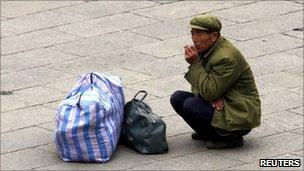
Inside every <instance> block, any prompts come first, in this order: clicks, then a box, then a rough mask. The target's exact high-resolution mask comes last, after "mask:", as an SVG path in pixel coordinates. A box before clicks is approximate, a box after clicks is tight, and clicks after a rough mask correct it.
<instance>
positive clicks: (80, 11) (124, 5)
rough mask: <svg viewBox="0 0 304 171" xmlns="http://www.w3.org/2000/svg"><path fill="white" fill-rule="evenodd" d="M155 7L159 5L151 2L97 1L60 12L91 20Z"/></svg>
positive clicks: (63, 9)
mask: <svg viewBox="0 0 304 171" xmlns="http://www.w3.org/2000/svg"><path fill="white" fill-rule="evenodd" d="M155 5H158V3H155V2H151V1H138V2H137V1H97V2H87V3H81V4H78V5H74V6H71V7H66V8H62V9H60V10H58V11H60V12H62V13H66V14H69V15H73V16H75V15H76V16H79V15H80V16H82V17H85V18H87V19H89V18H97V17H102V16H109V15H113V14H118V13H123V12H127V11H130V10H135V9H141V8H148V7H152V6H155ZM113 7H115V8H113Z"/></svg>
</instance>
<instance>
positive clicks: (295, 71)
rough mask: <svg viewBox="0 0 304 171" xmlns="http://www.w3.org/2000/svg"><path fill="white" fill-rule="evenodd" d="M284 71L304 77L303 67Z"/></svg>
mask: <svg viewBox="0 0 304 171" xmlns="http://www.w3.org/2000/svg"><path fill="white" fill-rule="evenodd" d="M283 71H284V72H288V73H291V74H296V75H298V76H300V77H303V65H302V66H299V67H295V68H290V69H285V70H283Z"/></svg>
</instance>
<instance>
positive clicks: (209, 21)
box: [190, 13, 222, 32]
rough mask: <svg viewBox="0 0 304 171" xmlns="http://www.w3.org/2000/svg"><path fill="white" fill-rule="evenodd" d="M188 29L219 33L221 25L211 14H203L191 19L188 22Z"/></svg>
mask: <svg viewBox="0 0 304 171" xmlns="http://www.w3.org/2000/svg"><path fill="white" fill-rule="evenodd" d="M190 28H193V29H200V30H214V31H217V32H220V31H221V29H222V24H221V21H220V20H219V19H218V18H217V17H216V16H214V15H212V14H211V13H205V14H201V15H198V16H196V17H194V18H192V19H191V20H190Z"/></svg>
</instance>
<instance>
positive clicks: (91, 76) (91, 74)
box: [74, 72, 95, 108]
mask: <svg viewBox="0 0 304 171" xmlns="http://www.w3.org/2000/svg"><path fill="white" fill-rule="evenodd" d="M89 74H90V84H91V89H92V88H93V87H92V84H93V74H94V73H93V72H91V73H89ZM89 74H87V75H89ZM87 75H85V79H83V80H82V82H81V84H82V83H83V81H84V80H86V77H87ZM94 75H95V74H94ZM80 87H81V86H79V88H78V90H77V92H76V93H75V94H77V93H78V92H79V89H80ZM75 94H74V95H75ZM82 94H83V92H82V93H81V94H80V96H79V98H78V102H77V103H76V105H77V106H78V107H79V108H80V100H81V96H82Z"/></svg>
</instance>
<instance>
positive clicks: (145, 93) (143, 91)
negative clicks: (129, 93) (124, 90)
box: [133, 90, 148, 101]
mask: <svg viewBox="0 0 304 171" xmlns="http://www.w3.org/2000/svg"><path fill="white" fill-rule="evenodd" d="M139 93H144V96H143V97H142V98H141V99H140V100H139V101H143V100H144V99H145V98H146V97H147V95H148V93H147V92H146V91H145V90H140V91H139V92H137V93H136V94H135V96H134V98H133V99H136V96H137V95H138V94H139Z"/></svg>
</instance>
